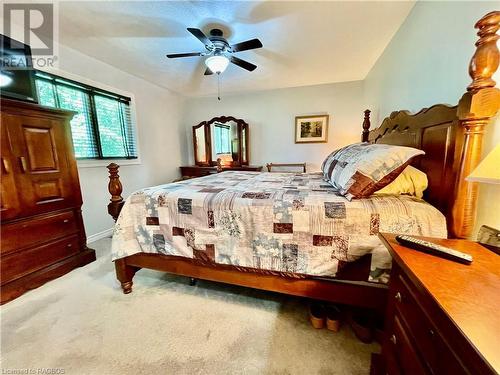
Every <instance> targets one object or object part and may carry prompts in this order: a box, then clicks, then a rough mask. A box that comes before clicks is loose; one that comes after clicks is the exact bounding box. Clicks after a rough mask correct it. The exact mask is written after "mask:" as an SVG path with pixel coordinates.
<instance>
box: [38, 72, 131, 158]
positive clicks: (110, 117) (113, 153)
mask: <svg viewBox="0 0 500 375" xmlns="http://www.w3.org/2000/svg"><path fill="white" fill-rule="evenodd" d="M35 83H36V87H37V92H38V98H39V102H40V104H42V105H46V106H50V107H55V108H61V109H67V110H71V111H74V112H76V113H77V114H76V115H75V116H74V117H73V119H72V120H71V132H72V136H73V147H74V151H75V156H76V157H77V158H78V159H106V158H113V159H115V158H127V159H133V158H137V148H136V140H135V134H134V127H133V125H132V120H131V116H130V98H127V97H124V96H121V95H118V94H114V93H110V92H108V91H105V90H101V89H98V88H95V87H92V86H88V85H85V84H81V83H79V82H75V81H72V80H67V79H64V78H61V77H58V76H55V75H52V74H47V73H41V72H37V73H36V75H35Z"/></svg>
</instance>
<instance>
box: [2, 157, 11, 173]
mask: <svg viewBox="0 0 500 375" xmlns="http://www.w3.org/2000/svg"><path fill="white" fill-rule="evenodd" d="M2 167H3V171H4V173H5V174H9V173H10V165H9V161H8V160H7V159H5V158H2Z"/></svg>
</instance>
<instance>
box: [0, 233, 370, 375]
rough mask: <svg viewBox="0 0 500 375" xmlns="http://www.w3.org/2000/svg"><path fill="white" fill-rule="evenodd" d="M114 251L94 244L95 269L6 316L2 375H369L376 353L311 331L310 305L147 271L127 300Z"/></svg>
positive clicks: (23, 300) (46, 289)
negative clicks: (42, 372) (18, 374)
mask: <svg viewBox="0 0 500 375" xmlns="http://www.w3.org/2000/svg"><path fill="white" fill-rule="evenodd" d="M109 246H110V239H104V240H100V241H98V242H95V243H93V244H92V247H94V248H95V249H96V250H97V251H98V260H97V261H96V262H94V263H92V264H90V265H88V266H86V267H83V268H80V269H78V270H75V271H73V272H71V273H69V274H68V275H66V276H63V277H61V278H59V279H57V280H54V281H52V282H49V283H47V284H45V285H44V286H42V287H40V288H38V289H36V290H34V291H31V292H29V293H27V294H25V295H24V296H22V297H20V298H18V299H16V300H14V301H12V302H10V303H8V304H6V305H4V306H2V308H1V328H2V330H1V336H2V337H1V344H2V346H1V360H2V362H1V367H2V370H3V371H2V373H13V372H7V371H9V370H10V371H11V370H14V369H35V370H36V369H38V368H51V369H52V368H54V369H64V373H65V374H301V375H302V374H368V371H369V360H370V353H371V352H373V351H378V350H379V347H378V345H376V344H372V345H365V344H362V343H360V342H359V341H357V340H356V338H355V337H354V335H353V334H352V332H351V330H350V329H349V328H348V327H346V326H343V327H342V330H341V331H340V332H339V333H337V334H334V333H331V332H329V331H327V330H314V329H313V328H311V327H310V325H309V323H308V321H307V301H306V300H304V299H299V298H293V297H288V296H283V295H279V294H276V293H267V292H262V291H256V290H251V289H247V288H240V287H234V286H227V285H222V284H217V283H211V282H204V281H201V282H199V283H198V285H197V286H195V287H191V286H189V285H188V283H187V279H186V278H183V277H176V276H170V275H166V274H162V273H158V272H154V271H150V270H141V271H139V272H138V273H137V274H136V276H135V278H134V292H133V293H132V294H129V295H124V294H122V293H121V291H120V289H119V285H118V283H117V282H116V281H115V277H114V268H113V264H112V263H111V261H110V258H109V255H108V249H109ZM24 371H29V370H24ZM23 373H37V372H23ZM59 373H60V372H59Z"/></svg>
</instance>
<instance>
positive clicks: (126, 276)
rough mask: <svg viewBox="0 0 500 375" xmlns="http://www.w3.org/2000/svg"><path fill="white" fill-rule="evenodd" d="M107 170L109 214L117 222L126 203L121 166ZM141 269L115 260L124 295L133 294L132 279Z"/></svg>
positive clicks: (114, 164) (112, 166) (125, 261)
mask: <svg viewBox="0 0 500 375" xmlns="http://www.w3.org/2000/svg"><path fill="white" fill-rule="evenodd" d="M106 168H108V171H109V183H108V191H109V194H111V199H110V201H111V203H110V204H108V213H109V214H110V215H111V217H112V218H113V220H114V221H116V219H118V216H119V215H120V211H121V210H122V207H123V205H124V203H125V201H124V200H123V197H122V195H121V194H122V191H123V187H122V183H121V181H120V175H119V174H118V170H119V169H120V166H119V165H118V164H116V163H111V164H109V165H108V166H107V167H106ZM139 269H140V268H138V267H134V266H131V265H129V264H127V258H121V259H117V260H115V271H116V278H117V279H118V281H119V282H120V284H121V287H122V290H123V293H125V294H129V293H131V292H132V285H133V282H132V279H133V278H134V275H135V273H136V272H137V271H138V270H139Z"/></svg>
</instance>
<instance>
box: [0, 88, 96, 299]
mask: <svg viewBox="0 0 500 375" xmlns="http://www.w3.org/2000/svg"><path fill="white" fill-rule="evenodd" d="M72 116H73V113H72V112H67V111H61V110H55V109H52V108H46V107H41V106H38V105H36V104H31V103H24V102H20V101H14V100H8V99H3V98H2V99H1V142H2V143H1V165H0V169H1V191H0V196H1V201H0V215H1V238H0V289H1V303H5V302H7V301H10V300H12V299H14V298H16V297H18V296H19V295H21V294H23V293H24V292H26V291H27V290H30V289H33V288H36V287H38V286H40V285H42V284H43V283H45V282H47V281H49V280H52V279H54V278H57V277H59V276H61V275H63V274H65V273H67V272H69V271H71V270H72V269H74V268H76V267H79V266H82V265H85V264H87V263H90V262H92V261H94V260H95V252H94V250H92V249H89V248H87V245H86V236H85V229H84V227H83V220H82V214H81V206H82V195H81V192H80V184H79V180H78V170H77V166H76V160H75V156H74V153H73V146H72V138H71V128H70V124H69V121H70V120H71V118H72Z"/></svg>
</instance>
